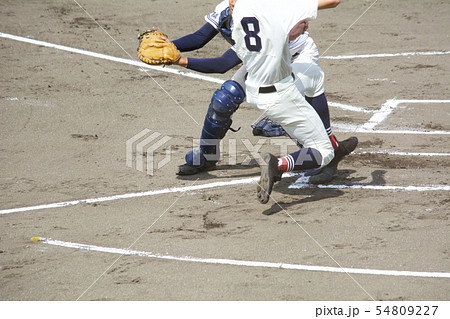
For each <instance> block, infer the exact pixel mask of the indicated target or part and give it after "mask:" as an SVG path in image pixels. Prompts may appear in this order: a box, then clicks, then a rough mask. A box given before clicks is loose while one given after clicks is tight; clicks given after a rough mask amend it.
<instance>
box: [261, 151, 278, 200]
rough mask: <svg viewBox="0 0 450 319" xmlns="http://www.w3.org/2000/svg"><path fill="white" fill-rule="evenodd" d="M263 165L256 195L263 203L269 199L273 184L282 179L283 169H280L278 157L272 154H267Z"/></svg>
mask: <svg viewBox="0 0 450 319" xmlns="http://www.w3.org/2000/svg"><path fill="white" fill-rule="evenodd" d="M263 159H264V163H263V164H262V165H261V178H260V180H259V182H258V185H257V187H256V195H257V197H258V200H259V201H260V203H261V204H266V203H267V202H268V201H269V198H270V194H271V193H272V188H273V184H275V182H278V181H280V180H281V175H282V174H283V172H282V171H280V170H279V169H278V159H277V158H276V157H275V156H274V155H272V154H269V153H267V154H265V155H264V157H263Z"/></svg>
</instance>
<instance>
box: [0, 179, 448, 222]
mask: <svg viewBox="0 0 450 319" xmlns="http://www.w3.org/2000/svg"><path fill="white" fill-rule="evenodd" d="M293 176H300V180H301V184H299V182H298V181H297V182H296V183H294V184H292V185H291V186H290V188H334V189H370V190H398V191H418V192H422V191H449V190H450V186H448V185H433V186H388V185H379V186H376V185H350V186H349V185H318V186H316V185H311V184H309V183H308V178H307V177H305V176H304V174H303V173H291V174H284V175H283V178H287V177H293ZM302 178H306V179H302ZM258 180H259V176H258V177H250V178H244V179H235V180H230V181H223V182H214V183H208V184H202V185H194V186H184V187H173V188H164V189H160V190H153V191H146V192H139V193H127V194H121V195H112V196H105V197H98V198H89V199H81V200H73V201H65V202H58V203H52V204H43V205H36V206H27V207H20V208H11V209H4V210H0V215H6V214H12V213H20V212H28V211H36V210H44V209H52V208H62V207H68V206H75V205H82V204H94V203H102V202H108V201H116V200H121V199H131V198H139V197H148V196H155V195H163V194H170V193H180V192H194V191H198V190H203V189H211V188H219V187H228V186H234V185H246V184H254V183H255V182H257V181H258Z"/></svg>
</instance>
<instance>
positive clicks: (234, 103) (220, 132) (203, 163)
mask: <svg viewBox="0 0 450 319" xmlns="http://www.w3.org/2000/svg"><path fill="white" fill-rule="evenodd" d="M244 99H245V92H244V90H243V88H242V87H241V85H239V84H238V83H237V82H235V81H232V80H228V81H225V82H224V83H223V84H222V86H221V88H220V89H219V90H217V91H216V92H214V94H213V96H212V99H211V103H210V104H209V107H208V112H207V114H206V116H205V121H204V123H203V129H202V134H201V137H200V149H197V150H191V151H189V152H188V153H187V154H186V157H185V160H186V164H184V165H181V166H179V167H178V173H177V174H178V175H193V174H197V173H200V172H202V171H205V170H207V169H211V168H213V167H214V166H215V164H216V163H217V162H218V161H219V159H220V141H221V140H222V139H223V138H224V137H225V134H226V133H227V131H228V130H229V128H230V127H231V123H232V120H231V117H232V115H233V113H234V112H236V110H237V109H238V108H239V105H240V104H241V103H242V102H243V101H244Z"/></svg>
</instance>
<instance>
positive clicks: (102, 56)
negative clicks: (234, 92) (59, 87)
mask: <svg viewBox="0 0 450 319" xmlns="http://www.w3.org/2000/svg"><path fill="white" fill-rule="evenodd" d="M0 37H2V38H6V39H10V40H16V41H20V42H25V43H30V44H35V45H40V46H43V47H46V48H53V49H57V50H62V51H66V52H71V53H77V54H82V55H87V56H91V57H95V58H99V59H103V60H108V61H113V62H119V63H124V64H128V65H133V66H137V67H140V68H144V69H152V70H155V71H159V72H166V73H173V74H177V75H182V76H186V77H190V78H195V79H199V80H204V81H208V82H213V83H218V84H222V83H223V82H224V80H221V79H217V78H213V77H210V76H205V75H200V74H196V73H191V72H182V71H179V70H176V69H173V68H169V67H164V68H163V67H162V66H152V65H148V64H145V63H143V62H141V61H138V60H131V59H124V58H117V57H114V56H110V55H106V54H102V53H95V52H91V51H86V50H81V49H76V48H72V47H68V46H64V45H59V44H53V43H49V42H44V41H39V40H34V39H29V38H24V37H19V36H15V35H12V34H6V33H2V32H0Z"/></svg>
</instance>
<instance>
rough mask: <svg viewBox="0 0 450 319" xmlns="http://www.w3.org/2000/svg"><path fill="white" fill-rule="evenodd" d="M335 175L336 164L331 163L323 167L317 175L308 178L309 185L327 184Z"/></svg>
mask: <svg viewBox="0 0 450 319" xmlns="http://www.w3.org/2000/svg"><path fill="white" fill-rule="evenodd" d="M336 173H337V163H336V165H332V163H330V164H328V165H327V166H325V167H324V168H323V169H322V170H321V171H320V173H319V174H316V175H312V176H311V177H310V178H309V183H311V184H314V185H318V184H325V183H329V182H331V181H332V180H333V178H334V175H335V174H336Z"/></svg>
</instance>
